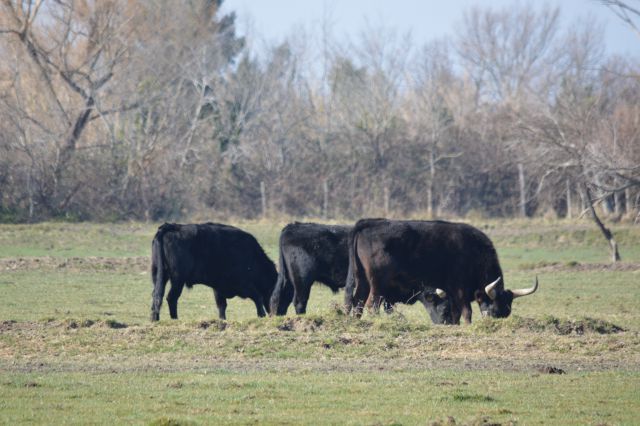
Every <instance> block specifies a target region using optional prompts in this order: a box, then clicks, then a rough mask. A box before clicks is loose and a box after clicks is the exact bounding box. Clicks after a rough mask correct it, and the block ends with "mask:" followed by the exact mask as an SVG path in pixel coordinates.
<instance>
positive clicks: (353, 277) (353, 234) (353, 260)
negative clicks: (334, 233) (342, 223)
mask: <svg viewBox="0 0 640 426" xmlns="http://www.w3.org/2000/svg"><path fill="white" fill-rule="evenodd" d="M383 221H387V219H360V220H359V221H358V222H356V224H355V226H354V227H353V228H352V229H351V231H350V232H349V240H348V245H349V269H348V272H347V282H346V284H345V287H344V307H345V312H346V313H347V314H349V313H350V312H351V310H352V309H354V308H355V310H356V312H355V314H356V315H359V314H360V312H359V310H361V309H362V306H360V305H361V302H362V301H361V300H358V301H357V304H358V306H355V307H354V297H355V295H354V292H355V291H356V289H357V288H358V287H361V288H360V291H359V293H362V292H365V291H366V289H364V288H362V286H367V287H368V282H367V280H366V277H365V275H364V268H363V266H362V263H361V262H360V259H359V258H358V234H359V233H360V231H362V230H363V229H364V228H367V227H369V226H371V225H373V224H377V223H380V222H383Z"/></svg>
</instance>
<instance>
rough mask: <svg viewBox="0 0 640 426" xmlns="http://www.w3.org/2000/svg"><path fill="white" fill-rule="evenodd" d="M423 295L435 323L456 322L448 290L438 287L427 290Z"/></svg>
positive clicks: (425, 304)
mask: <svg viewBox="0 0 640 426" xmlns="http://www.w3.org/2000/svg"><path fill="white" fill-rule="evenodd" d="M422 297H423V298H424V301H423V304H424V306H425V308H427V312H429V316H430V317H431V321H432V322H433V323H434V324H455V321H454V319H453V312H452V309H451V300H450V298H449V297H447V292H446V291H444V290H442V289H440V288H436V289H435V290H434V291H428V290H427V291H425V292H424V293H423V294H422ZM425 302H426V303H425Z"/></svg>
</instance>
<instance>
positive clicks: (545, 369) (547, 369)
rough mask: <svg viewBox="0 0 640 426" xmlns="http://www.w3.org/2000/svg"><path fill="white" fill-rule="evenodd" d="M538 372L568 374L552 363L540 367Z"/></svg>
mask: <svg viewBox="0 0 640 426" xmlns="http://www.w3.org/2000/svg"><path fill="white" fill-rule="evenodd" d="M538 372H540V373H543V374H567V372H566V371H564V370H563V369H562V368H558V367H552V366H550V365H547V366H544V367H539V368H538Z"/></svg>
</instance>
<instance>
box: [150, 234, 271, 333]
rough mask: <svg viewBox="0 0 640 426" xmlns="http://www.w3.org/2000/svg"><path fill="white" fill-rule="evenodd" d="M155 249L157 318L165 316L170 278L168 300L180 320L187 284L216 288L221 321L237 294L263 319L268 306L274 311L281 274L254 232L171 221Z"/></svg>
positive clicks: (154, 306)
mask: <svg viewBox="0 0 640 426" xmlns="http://www.w3.org/2000/svg"><path fill="white" fill-rule="evenodd" d="M151 247H152V248H151V279H152V280H153V302H152V304H151V320H152V321H157V320H159V319H160V306H161V305H162V298H163V297H164V290H165V286H166V284H167V280H171V289H170V290H169V294H168V295H167V303H168V304H169V313H170V315H171V318H173V319H177V318H178V299H179V298H180V294H181V293H182V289H183V288H184V286H185V284H186V286H187V287H188V288H191V286H193V284H204V285H207V286H209V287H211V288H213V293H214V297H215V300H216V305H217V306H218V313H219V315H220V318H221V319H225V318H226V308H227V299H229V298H232V297H235V296H240V297H242V298H250V299H251V300H253V302H254V303H255V304H256V309H257V311H258V316H260V317H263V316H265V309H266V310H267V311H269V305H268V303H269V298H270V297H271V293H272V291H273V287H274V285H275V283H276V279H277V277H278V273H277V272H276V268H275V266H274V264H273V262H272V261H271V260H270V259H269V258H268V257H267V255H266V254H265V253H264V251H263V250H262V247H260V244H258V242H257V241H256V239H255V238H254V237H253V236H252V235H251V234H249V233H247V232H245V231H243V230H241V229H238V228H235V227H233V226H229V225H222V224H218V223H204V224H192V225H178V224H173V223H165V224H164V225H162V226H160V227H159V228H158V232H157V233H156V235H155V237H154V238H153V243H152V246H151Z"/></svg>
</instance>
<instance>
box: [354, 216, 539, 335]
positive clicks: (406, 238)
mask: <svg viewBox="0 0 640 426" xmlns="http://www.w3.org/2000/svg"><path fill="white" fill-rule="evenodd" d="M350 238H351V245H350V268H351V269H352V270H353V274H354V280H353V284H352V285H355V291H354V290H353V289H351V288H347V291H346V293H347V294H346V298H345V301H346V304H347V309H349V308H350V307H351V306H354V308H355V309H356V313H359V312H361V310H362V306H363V304H364V302H365V300H366V305H367V306H368V307H369V308H371V309H373V310H374V311H375V310H377V309H378V308H379V305H380V301H381V299H382V298H385V299H389V297H390V296H389V295H390V294H395V293H399V294H404V295H407V294H412V293H419V292H421V291H423V290H424V288H425V287H431V288H435V287H437V288H440V289H443V290H444V291H445V292H446V294H447V295H448V297H447V298H448V299H450V300H451V310H452V319H453V322H454V323H459V322H460V317H461V316H463V317H464V319H465V321H466V322H467V323H470V322H471V302H472V301H474V300H475V301H476V302H477V303H478V304H479V306H480V311H481V313H482V315H483V316H491V317H497V318H504V317H507V316H509V314H510V313H511V303H512V301H513V299H514V298H516V297H521V296H526V295H528V294H531V293H533V292H534V291H536V290H537V288H538V280H537V278H536V281H535V284H534V286H533V287H532V288H529V289H522V290H505V289H504V286H503V283H502V282H501V279H502V269H501V268H500V263H499V262H498V255H497V253H496V250H495V248H494V246H493V244H492V243H491V240H490V239H489V237H487V236H486V235H485V234H484V233H482V232H481V231H480V230H478V229H476V228H474V227H473V226H470V225H466V224H463V223H451V222H444V221H390V220H385V219H363V220H360V221H358V223H356V226H355V227H354V229H353V232H352V234H351V237H350ZM489 283H490V284H489Z"/></svg>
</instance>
